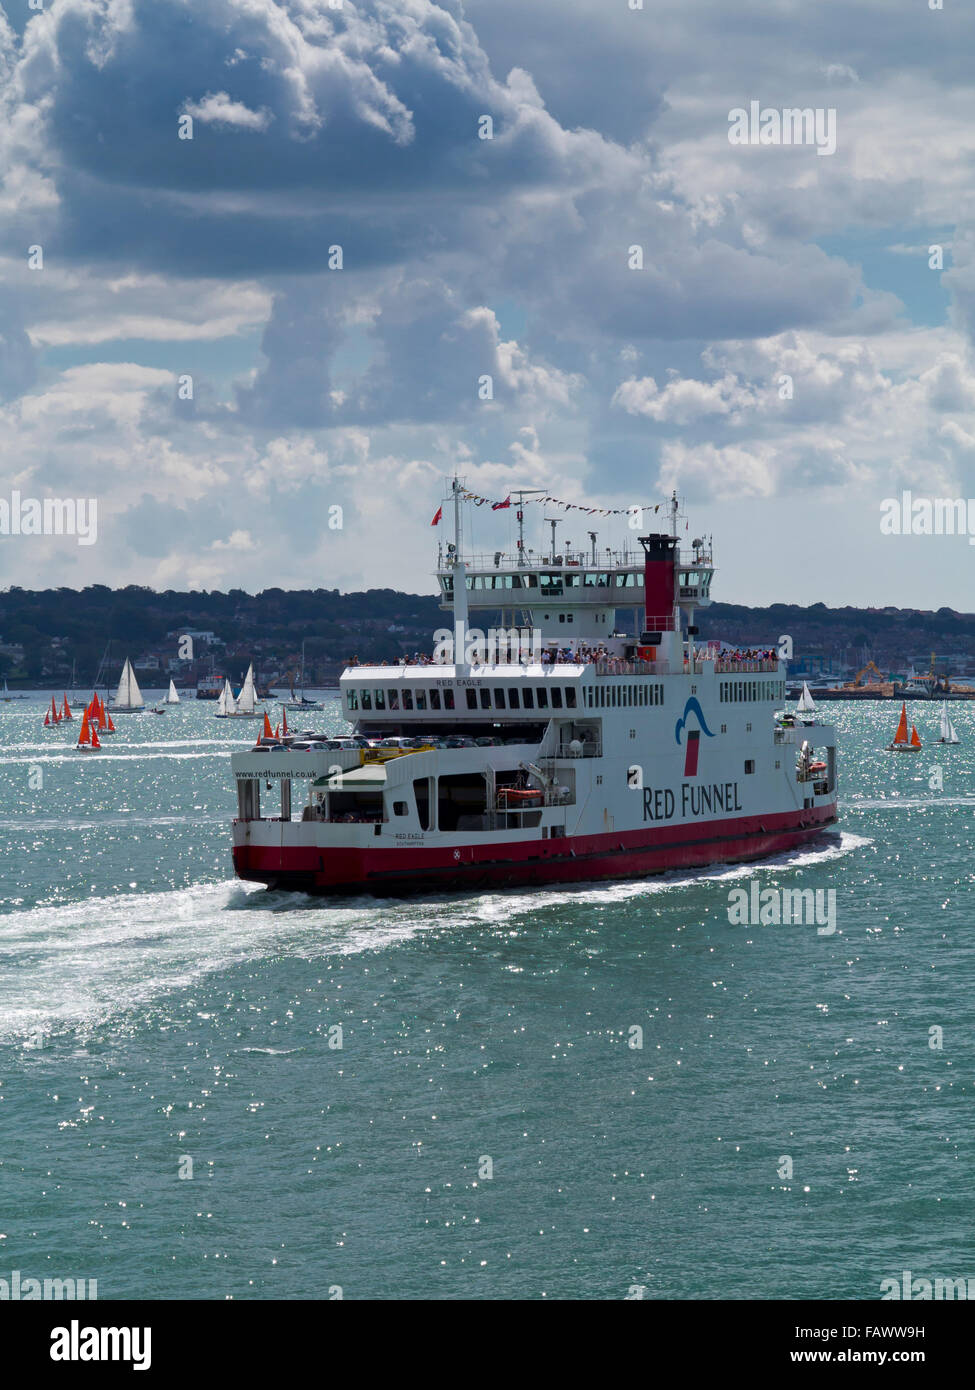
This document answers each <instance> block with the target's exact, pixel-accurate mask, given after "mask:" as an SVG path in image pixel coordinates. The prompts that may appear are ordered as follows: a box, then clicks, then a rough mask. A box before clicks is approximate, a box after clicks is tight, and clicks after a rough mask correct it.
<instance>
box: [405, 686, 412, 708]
mask: <svg viewBox="0 0 975 1390" xmlns="http://www.w3.org/2000/svg"><path fill="white" fill-rule="evenodd" d="M403 708H404V709H412V708H413V691H412V690H404V691H403Z"/></svg>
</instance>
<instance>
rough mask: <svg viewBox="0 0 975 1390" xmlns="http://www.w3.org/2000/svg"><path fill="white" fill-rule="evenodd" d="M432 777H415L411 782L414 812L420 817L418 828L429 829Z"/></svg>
mask: <svg viewBox="0 0 975 1390" xmlns="http://www.w3.org/2000/svg"><path fill="white" fill-rule="evenodd" d="M432 781H433V778H432V777H417V778H416V780H415V781H414V783H413V796H414V797H415V799H416V813H417V815H418V816H419V818H420V829H421V830H429V829H430V783H431V782H432Z"/></svg>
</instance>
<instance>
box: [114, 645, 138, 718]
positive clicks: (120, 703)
mask: <svg viewBox="0 0 975 1390" xmlns="http://www.w3.org/2000/svg"><path fill="white" fill-rule="evenodd" d="M144 707H145V701H144V700H143V698H142V691H141V690H140V689H139V682H138V681H137V680H136V678H135V672H134V671H133V669H132V662H131V661H130V660H129V658H128V657H126V658H125V665H124V666H123V667H122V676H121V679H120V680H119V683H118V690H116V692H115V704H114V706H113V708H115V709H117V710H126V709H143V708H144Z"/></svg>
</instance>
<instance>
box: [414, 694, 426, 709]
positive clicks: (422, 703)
mask: <svg viewBox="0 0 975 1390" xmlns="http://www.w3.org/2000/svg"><path fill="white" fill-rule="evenodd" d="M416 707H417V709H426V707H427V692H426V691H425V690H418V691H417V692H416Z"/></svg>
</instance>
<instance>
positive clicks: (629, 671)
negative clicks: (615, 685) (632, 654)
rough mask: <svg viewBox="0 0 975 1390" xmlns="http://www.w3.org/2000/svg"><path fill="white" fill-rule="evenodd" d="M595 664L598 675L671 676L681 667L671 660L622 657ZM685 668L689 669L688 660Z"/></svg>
mask: <svg viewBox="0 0 975 1390" xmlns="http://www.w3.org/2000/svg"><path fill="white" fill-rule="evenodd" d="M593 666H594V670H595V672H596V675H597V676H670V675H673V674H674V672H675V671H678V670H680V669H681V668H680V667H679V666H673V665H672V664H671V663H670V662H669V661H624V660H623V659H622V658H620V659H619V660H617V659H615V658H611V659H610V660H609V661H596V662H594V663H593ZM683 669H684V670H685V671H686V670H687V669H688V665H687V662H685V663H684V667H683Z"/></svg>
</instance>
